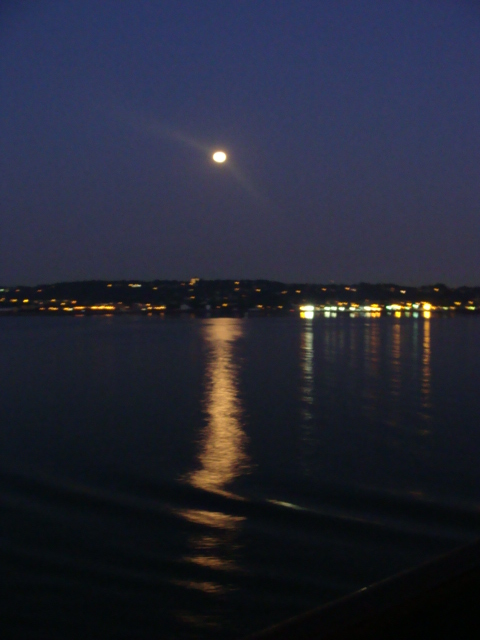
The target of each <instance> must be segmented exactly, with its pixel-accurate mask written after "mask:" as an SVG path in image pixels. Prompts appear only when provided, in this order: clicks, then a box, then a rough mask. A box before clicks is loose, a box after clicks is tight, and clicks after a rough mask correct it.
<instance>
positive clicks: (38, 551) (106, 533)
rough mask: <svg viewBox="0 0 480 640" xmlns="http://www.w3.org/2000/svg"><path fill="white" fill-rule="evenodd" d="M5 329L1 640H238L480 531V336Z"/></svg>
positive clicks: (392, 321)
mask: <svg viewBox="0 0 480 640" xmlns="http://www.w3.org/2000/svg"><path fill="white" fill-rule="evenodd" d="M0 320H1V321H0V416H1V441H0V445H1V447H0V463H1V464H0V496H1V520H0V525H1V547H0V552H1V553H0V561H1V567H2V569H1V571H2V574H3V576H4V578H5V579H4V580H2V582H3V583H4V585H5V586H4V591H3V596H2V598H1V600H0V632H1V633H0V635H1V637H2V639H4V640H8V639H9V638H21V639H22V640H30V639H32V640H33V639H40V638H42V639H44V638H45V639H52V640H53V639H55V640H57V639H62V640H64V639H67V638H69V639H70V638H79V639H80V638H81V639H82V640H87V639H88V640H93V639H99V640H100V639H101V640H108V639H110V638H111V639H117V638H118V639H120V638H125V639H126V638H132V639H133V638H135V639H139V640H143V639H153V638H158V639H161V638H179V639H181V638H225V639H228V638H238V637H241V636H242V635H243V634H245V633H248V632H250V631H254V630H258V629H259V628H262V627H264V626H266V625H269V624H271V623H273V622H277V621H279V620H281V619H283V618H285V617H287V616H291V615H293V614H296V613H299V612H302V611H304V610H306V609H308V608H311V607H313V606H316V605H318V604H321V603H323V602H326V601H328V600H331V599H333V598H336V597H338V596H341V595H344V594H346V593H349V592H351V591H353V590H356V589H358V588H360V587H362V586H365V585H367V584H369V583H371V582H373V581H376V580H378V579H380V578H383V577H386V576H388V575H391V574H393V573H394V572H397V571H399V570H401V569H404V568H407V567H410V566H413V565H416V564H419V563H420V562H422V561H424V560H426V559H428V558H431V557H433V556H435V555H437V554H440V553H441V552H443V551H446V550H448V549H450V548H453V547H454V546H457V545H459V544H461V543H465V542H468V541H470V540H472V539H474V538H475V537H477V536H478V534H479V532H480V421H479V416H480V368H479V363H480V318H466V317H456V318H431V319H424V318H417V319H414V318H350V317H346V316H342V317H339V318H318V319H315V320H313V321H308V320H303V321H302V320H300V319H296V318H295V319H293V318H285V319H282V318H271V319H270V318H265V319H262V318H258V319H212V320H199V319H197V320H187V319H185V320H169V319H160V318H141V317H126V318H116V317H115V318H107V317H100V318H65V319H63V318H33V317H25V318H2V319H0ZM5 587H6V588H5Z"/></svg>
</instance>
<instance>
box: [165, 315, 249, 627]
mask: <svg viewBox="0 0 480 640" xmlns="http://www.w3.org/2000/svg"><path fill="white" fill-rule="evenodd" d="M243 322H244V321H242V320H238V319H230V318H222V319H215V320H208V321H206V322H205V323H204V324H203V327H202V334H203V338H204V339H205V341H206V343H207V346H208V349H209V360H208V363H207V368H206V373H205V396H204V410H205V414H206V418H207V424H206V425H205V427H204V430H203V433H202V436H201V439H200V451H199V453H198V468H197V469H195V470H194V471H192V472H190V473H189V474H188V475H187V476H186V477H185V478H184V480H185V481H186V482H188V483H189V484H190V485H192V486H193V487H195V488H197V489H202V490H204V491H209V492H212V493H216V494H220V495H224V496H226V497H229V498H237V499H240V497H239V496H235V494H233V493H231V492H230V491H229V490H228V489H229V485H230V484H231V483H232V481H233V480H235V479H236V478H238V477H239V476H240V475H242V474H243V473H245V472H246V471H247V470H248V465H249V459H248V456H247V454H246V451H245V446H246V436H245V433H244V430H243V427H242V419H243V417H242V416H243V408H242V405H241V401H240V397H239V391H238V373H239V365H238V362H237V361H236V360H235V355H234V343H235V341H236V340H238V339H239V338H241V336H242V335H243V326H244V325H243ZM176 513H177V514H178V515H180V516H181V517H183V518H184V519H185V520H187V521H188V522H190V523H194V524H196V525H199V531H198V533H196V534H194V535H192V536H191V538H190V540H189V546H190V549H191V553H189V554H188V555H186V556H184V558H183V560H184V561H185V562H187V563H190V564H193V565H195V566H197V567H201V568H204V569H206V570H209V571H210V574H209V575H210V576H212V575H213V577H215V573H213V574H212V572H216V571H219V570H220V571H223V572H233V571H239V570H240V568H239V566H238V564H237V561H236V555H237V552H238V545H237V544H236V542H235V539H236V537H237V536H238V531H239V528H240V526H241V524H242V522H243V520H244V519H245V518H244V517H242V516H234V515H231V514H228V513H222V512H219V511H209V510H203V509H178V510H176ZM182 584H183V586H186V587H188V588H192V589H199V590H201V591H203V592H204V593H210V594H219V593H224V592H225V591H227V590H230V587H229V586H227V585H226V584H224V583H220V581H218V582H217V581H215V580H199V579H191V580H188V581H183V582H182ZM182 619H184V617H183V615H182Z"/></svg>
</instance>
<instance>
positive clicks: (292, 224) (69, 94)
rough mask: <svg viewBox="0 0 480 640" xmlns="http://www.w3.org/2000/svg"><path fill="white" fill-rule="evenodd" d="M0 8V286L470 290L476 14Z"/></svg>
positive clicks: (476, 203) (208, 2)
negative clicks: (150, 283) (238, 281)
mask: <svg viewBox="0 0 480 640" xmlns="http://www.w3.org/2000/svg"><path fill="white" fill-rule="evenodd" d="M2 4H3V8H2V9H0V95H1V99H0V123H1V125H0V126H1V141H2V142H1V147H0V157H1V164H0V187H1V190H0V193H1V199H0V284H2V283H3V284H35V283H39V282H49V281H59V280H78V279H93V278H101V279H104V278H105V279H106V278H111V279H120V278H139V279H153V278H175V279H181V278H187V277H191V276H198V277H203V278H270V279H278V280H284V281H289V282H292V281H302V282H305V281H307V282H328V281H331V280H333V281H335V282H358V281H361V280H363V281H370V282H380V281H394V282H399V283H405V284H422V283H430V282H446V283H447V284H451V285H459V284H471V285H473V284H477V285H478V284H480V258H479V255H480V250H479V247H480V124H479V117H480V36H479V33H480V7H479V6H478V5H477V4H476V3H474V2H468V1H466V0H465V1H462V0H455V1H453V0H452V1H447V0H444V1H442V0H431V1H427V0H403V1H401V0H362V2H359V1H358V0H205V1H201V2H200V1H199V0H182V1H180V0H141V1H139V0H121V1H118V0H101V1H100V2H99V0H58V1H49V0H43V1H42V2H23V3H17V2H11V3H5V2H4V3H2ZM217 148H221V149H223V150H225V151H226V152H227V153H228V154H229V162H228V163H226V164H225V165H222V166H220V165H216V164H215V163H213V162H212V161H211V158H210V156H211V153H212V152H213V151H214V150H215V149H217Z"/></svg>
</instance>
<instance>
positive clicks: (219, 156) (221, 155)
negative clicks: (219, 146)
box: [212, 151, 227, 162]
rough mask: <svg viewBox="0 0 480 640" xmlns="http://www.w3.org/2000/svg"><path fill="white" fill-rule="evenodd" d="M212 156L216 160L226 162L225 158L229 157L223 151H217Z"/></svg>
mask: <svg viewBox="0 0 480 640" xmlns="http://www.w3.org/2000/svg"><path fill="white" fill-rule="evenodd" d="M212 158H213V159H214V160H215V162H225V160H226V159H227V154H226V153H224V152H223V151H215V153H214V154H213V156H212Z"/></svg>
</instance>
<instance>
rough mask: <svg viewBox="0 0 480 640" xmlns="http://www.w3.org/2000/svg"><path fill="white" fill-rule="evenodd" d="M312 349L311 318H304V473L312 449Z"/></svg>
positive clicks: (307, 468) (302, 338)
mask: <svg viewBox="0 0 480 640" xmlns="http://www.w3.org/2000/svg"><path fill="white" fill-rule="evenodd" d="M313 362H314V349H313V326H312V320H311V319H310V320H306V321H305V322H304V324H303V327H302V333H301V341H300V366H301V372H302V380H301V417H302V420H301V429H302V434H301V439H302V465H303V468H304V471H305V473H306V474H307V475H308V474H309V473H310V465H309V464H308V459H309V456H310V455H311V454H312V453H313V449H314V444H315V443H314V439H315V438H314V415H313V405H314V367H313Z"/></svg>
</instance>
